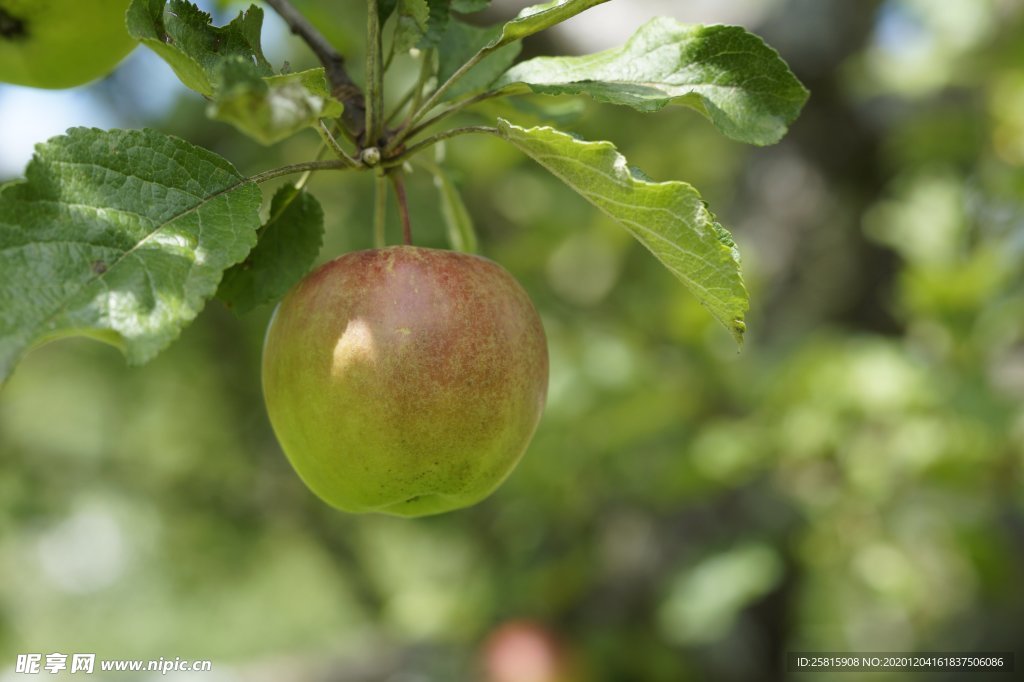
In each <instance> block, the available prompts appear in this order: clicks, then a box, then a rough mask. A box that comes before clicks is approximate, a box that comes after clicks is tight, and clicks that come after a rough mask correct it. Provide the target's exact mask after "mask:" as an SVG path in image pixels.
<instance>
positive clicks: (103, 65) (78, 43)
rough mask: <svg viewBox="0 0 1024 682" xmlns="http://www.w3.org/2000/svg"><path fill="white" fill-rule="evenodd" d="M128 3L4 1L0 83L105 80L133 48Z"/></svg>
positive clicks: (64, 84) (62, 84)
mask: <svg viewBox="0 0 1024 682" xmlns="http://www.w3.org/2000/svg"><path fill="white" fill-rule="evenodd" d="M129 3H130V0H88V2H85V1H83V0H0V81H3V82H7V83H15V84H17V85H28V86H31V87H35V88H69V87H71V86H74V85H80V84H82V83H87V82H89V81H91V80H94V79H96V78H99V77H101V76H105V75H107V74H108V73H110V72H111V71H113V69H114V67H115V66H117V63H118V62H119V61H121V59H122V58H123V57H124V56H125V55H126V54H128V53H129V52H131V51H132V48H134V47H135V45H136V43H135V40H133V39H132V37H131V36H130V35H128V30H127V29H126V28H125V11H126V10H127V9H128V5H129Z"/></svg>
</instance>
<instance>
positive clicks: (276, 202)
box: [217, 185, 324, 313]
mask: <svg viewBox="0 0 1024 682" xmlns="http://www.w3.org/2000/svg"><path fill="white" fill-rule="evenodd" d="M323 234H324V212H323V209H322V208H320V203H319V202H318V201H317V200H316V199H315V198H314V197H313V195H312V194H309V193H308V192H305V191H303V190H301V189H297V188H296V187H295V185H285V186H283V187H281V189H279V190H277V193H276V194H274V199H273V201H271V203H270V219H269V220H268V221H267V223H266V224H265V225H264V226H263V227H262V228H261V229H260V231H259V242H258V243H257V244H256V248H255V249H253V250H252V251H251V252H250V253H249V255H248V257H246V259H245V260H244V261H242V262H241V263H239V264H238V265H235V266H234V267H232V268H231V269H230V270H228V271H227V272H225V273H224V280H223V281H222V282H221V283H220V289H218V290H217V298H219V299H221V300H222V301H224V302H225V303H226V304H227V306H228V307H230V308H234V309H235V310H236V311H237V312H239V313H245V312H248V311H249V310H252V309H253V308H255V307H256V306H258V305H263V304H265V303H271V302H272V301H275V300H277V299H279V298H280V297H281V296H283V295H284V294H285V293H286V292H287V291H288V289H290V288H291V287H292V285H293V284H295V283H296V282H298V281H299V280H300V279H301V278H302V277H303V275H305V274H306V273H307V272H309V267H310V266H311V265H312V264H313V261H314V260H315V259H316V255H317V254H318V253H319V252H320V245H321V244H322V242H323Z"/></svg>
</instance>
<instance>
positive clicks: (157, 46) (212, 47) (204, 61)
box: [127, 0, 273, 97]
mask: <svg viewBox="0 0 1024 682" xmlns="http://www.w3.org/2000/svg"><path fill="white" fill-rule="evenodd" d="M212 21H213V18H212V17H211V16H210V15H209V14H207V13H206V12H203V11H201V10H200V9H199V8H198V7H196V6H195V5H193V4H192V3H189V2H185V0H169V2H165V1H164V0H132V4H131V6H130V7H129V8H128V15H127V22H128V32H129V33H131V35H132V37H134V38H135V39H136V40H138V41H139V42H141V43H142V44H143V45H145V46H147V47H149V48H150V49H151V50H153V51H154V52H156V53H157V54H158V55H160V57H162V58H163V60H164V61H166V62H167V63H168V64H169V65H170V66H171V68H172V69H174V73H176V74H177V75H178V78H179V79H181V82H182V83H184V84H185V85H187V86H188V87H190V88H191V89H193V90H195V91H196V92H198V93H200V94H202V95H205V96H206V97H213V95H214V86H215V85H216V83H217V79H218V78H219V72H220V69H221V67H222V65H223V63H224V60H225V59H230V60H234V61H236V62H238V63H246V64H249V65H251V68H252V72H253V73H254V74H255V75H257V76H270V75H272V74H273V69H272V68H271V67H270V63H269V62H268V61H267V59H266V57H264V56H263V49H262V47H260V31H261V29H262V27H263V10H261V9H260V8H259V7H256V6H255V5H252V6H250V7H249V9H247V10H245V11H244V12H241V13H239V15H238V16H237V17H236V18H235V19H234V20H233V21H232V22H231V23H229V24H228V25H227V26H213V25H212V23H211V22H212Z"/></svg>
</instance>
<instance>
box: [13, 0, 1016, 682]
mask: <svg viewBox="0 0 1024 682" xmlns="http://www.w3.org/2000/svg"><path fill="white" fill-rule="evenodd" d="M301 4H302V5H304V6H305V8H306V9H307V10H308V11H309V13H310V15H311V16H312V17H313V18H314V20H315V21H316V22H317V23H318V24H319V25H320V26H322V27H323V28H324V29H325V31H327V32H328V33H329V34H330V36H331V38H332V39H333V40H335V41H336V43H337V44H338V45H339V46H340V47H341V48H342V50H343V51H344V52H346V53H348V54H356V53H357V52H358V51H359V50H361V46H360V42H361V30H362V29H361V26H362V19H361V16H360V11H359V7H358V6H360V5H362V3H325V2H314V1H313V0H309V1H307V2H304V3H301ZM494 5H495V6H494V8H492V10H491V15H490V17H489V18H491V19H493V20H498V19H502V18H505V17H507V16H509V15H511V14H512V13H514V11H515V10H516V9H517V8H518V4H517V3H515V2H504V1H500V0H499V2H496V3H494ZM207 6H209V5H207ZM236 9H237V4H234V3H227V2H225V3H220V5H219V6H218V11H219V12H220V15H219V16H220V18H222V19H223V18H226V17H227V16H228V14H227V13H228V12H233V11H235V10H236ZM655 14H671V15H674V16H676V17H678V18H680V19H682V20H687V21H703V22H716V21H717V22H732V23H742V24H745V25H746V26H747V27H748V28H750V29H751V30H754V31H756V32H758V33H759V34H761V35H763V36H764V37H765V38H766V40H768V42H769V43H770V44H771V45H773V46H775V47H776V48H777V49H778V50H779V51H780V52H781V53H782V55H783V57H784V58H785V59H786V60H787V61H788V62H789V63H790V64H791V65H792V67H793V69H794V70H795V71H796V73H797V74H798V75H799V77H800V78H801V79H802V80H803V81H804V83H806V84H807V85H808V87H809V88H810V89H811V91H812V97H811V100H810V102H809V104H808V105H807V107H806V109H805V111H804V114H803V116H802V117H801V118H800V119H799V120H798V121H797V123H796V124H795V126H794V127H793V129H792V131H791V133H790V135H789V136H788V137H786V139H785V140H784V141H783V142H782V143H781V144H779V145H777V146H775V147H770V148H764V149H758V148H749V147H745V146H742V145H739V144H737V143H734V142H731V141H729V140H726V139H724V138H723V137H721V136H719V135H717V134H716V133H715V132H714V131H713V130H712V128H711V126H710V125H708V124H707V123H706V122H705V121H703V120H702V119H700V117H699V116H696V115H693V114H692V113H687V112H685V111H681V110H673V111H663V112H660V113H657V114H654V115H648V116H644V115H641V114H638V113H636V112H633V111H626V110H620V109H614V108H610V107H602V106H599V105H594V104H591V103H587V104H586V105H585V106H584V105H583V104H582V103H577V102H571V101H570V102H568V103H566V102H565V101H564V100H553V99H546V98H539V97H538V98H531V99H527V100H523V101H522V102H520V103H517V104H516V105H514V106H512V107H509V108H506V109H504V110H502V113H503V114H504V115H506V116H508V117H509V118H511V119H512V120H514V121H520V122H527V123H528V122H531V116H533V115H534V114H532V113H531V111H535V110H536V109H537V108H538V107H540V108H543V109H547V110H549V113H551V114H557V115H558V116H559V117H560V119H561V120H562V121H563V123H562V125H563V127H566V128H569V129H571V130H573V131H574V132H577V133H579V134H580V135H582V136H584V137H587V138H591V139H610V140H613V141H615V142H616V143H617V144H618V146H619V148H620V149H621V150H622V151H623V152H624V153H625V154H626V155H627V156H628V157H629V159H630V161H631V162H632V163H634V164H636V165H638V166H639V167H641V168H643V169H644V170H645V171H646V172H647V173H648V174H649V175H651V176H652V177H654V178H656V179H659V180H664V179H672V178H677V179H683V180H687V181H689V182H691V183H692V184H694V185H695V186H697V187H698V188H699V189H700V190H701V191H702V193H703V194H704V196H705V198H706V199H707V200H708V201H709V202H710V204H711V206H712V208H713V210H715V211H716V212H717V213H718V215H719V218H720V219H721V220H722V222H723V223H724V224H726V225H727V226H729V227H730V228H731V229H733V231H734V233H735V236H736V238H737V241H738V242H739V244H740V246H741V248H742V250H743V255H744V259H745V272H746V278H747V282H748V284H749V288H750V290H751V294H752V300H753V310H752V312H751V316H750V319H749V329H750V332H749V335H748V340H747V344H746V347H745V348H744V350H743V352H742V353H740V354H737V353H736V350H735V347H734V345H733V343H732V341H731V340H730V339H729V337H728V335H727V333H726V332H725V331H724V330H722V329H720V328H719V327H718V326H717V325H716V324H715V323H714V322H713V321H712V319H711V317H710V316H709V315H708V314H707V313H706V312H705V311H704V310H703V309H702V308H701V307H700V306H699V305H698V304H697V303H696V302H695V300H694V299H693V298H692V297H691V296H690V295H689V294H688V293H687V292H686V291H685V290H684V289H683V287H682V286H681V285H680V284H679V283H678V282H677V281H675V280H674V279H673V278H672V276H671V275H670V274H669V273H667V272H666V271H665V270H664V269H663V268H661V267H660V266H659V265H658V264H657V263H656V261H655V260H654V259H653V258H652V257H651V256H650V255H649V254H647V253H646V252H645V251H643V249H642V248H641V247H640V246H638V245H637V244H635V243H634V242H633V241H632V240H631V239H629V238H628V237H627V236H626V235H625V234H624V232H623V231H622V230H621V229H620V228H618V227H617V226H615V225H614V224H611V223H610V222H609V221H608V220H607V219H606V218H604V217H603V216H602V215H600V214H599V213H598V212H597V211H596V210H594V209H593V208H591V207H590V206H589V205H587V204H585V203H584V202H583V201H582V200H581V199H579V198H578V197H577V196H575V195H574V194H573V193H572V192H570V191H569V190H567V189H565V188H564V187H562V186H561V185H560V184H559V183H558V182H557V181H555V180H553V179H552V178H550V177H548V176H547V175H546V174H545V173H544V172H543V171H541V170H540V169H539V168H538V167H536V166H534V165H532V164H531V163H530V162H528V161H527V160H525V159H524V158H523V157H521V156H519V155H518V154H517V153H516V152H515V151H514V150H513V149H511V147H508V146H504V145H503V143H501V142H500V141H494V140H489V139H466V140H458V141H455V142H452V143H450V144H449V145H448V147H447V150H446V153H447V156H448V160H449V161H450V163H451V164H452V166H453V168H454V169H455V170H454V172H455V176H456V179H457V182H458V183H459V185H460V186H461V188H462V189H463V191H464V192H465V196H466V200H467V204H468V206H469V208H470V211H471V212H472V214H473V216H474V218H475V220H476V222H477V225H478V229H479V232H480V235H481V242H482V250H483V253H484V254H485V255H487V256H489V257H491V258H493V259H495V260H497V261H498V262H500V263H502V264H503V265H504V266H505V267H506V268H507V269H509V270H510V271H511V272H512V273H513V274H514V275H515V276H516V277H517V278H519V279H520V281H522V282H523V284H524V285H525V286H526V288H527V289H528V290H529V292H530V294H531V295H532V297H533V299H534V301H535V302H536V304H537V306H538V308H539V310H540V311H541V314H542V316H543V318H544V322H545V326H546V329H547V333H548V335H549V342H550V350H551V356H552V375H551V391H550V404H549V406H548V409H547V412H546V415H545V417H544V420H543V422H542V424H541V426H540V430H539V432H538V434H537V436H536V439H535V441H534V443H533V445H532V446H531V448H530V450H529V452H528V453H527V455H526V457H525V459H524V460H523V462H522V464H521V465H520V466H519V468H518V470H517V471H515V473H514V474H513V475H512V476H511V478H510V479H509V480H508V482H507V483H506V484H505V485H504V486H503V487H502V488H501V489H500V490H499V491H498V492H497V493H496V494H495V495H494V496H493V497H492V498H490V499H489V500H487V501H485V502H484V503H482V504H480V505H479V506H477V507H474V508H471V509H468V510H465V511H461V512H457V513H452V514H447V515H443V516H439V517H434V518H425V519H420V520H413V521H409V520H400V519H392V518H385V517H374V516H366V517H354V516H347V515H344V514H341V513H337V512H334V511H332V510H331V509H329V508H326V507H325V506H324V505H323V504H321V503H320V502H319V501H318V500H317V499H315V498H314V497H313V496H312V495H311V494H310V493H309V492H308V491H307V490H306V489H305V488H304V487H303V486H302V484H301V483H300V482H299V479H298V478H297V477H296V476H295V475H294V474H293V473H292V471H291V470H290V469H289V467H288V465H287V463H286V461H285V459H284V457H283V456H282V454H281V452H280V451H279V449H278V446H277V444H276V443H275V441H274V438H273V436H272V434H271V431H270V428H269V425H268V423H267V420H266V417H265V415H264V411H263V407H262V404H261V397H260V388H259V353H260V345H261V336H262V332H263V330H264V328H265V325H266V322H267V319H268V317H269V314H270V310H269V309H264V310H260V311H258V312H257V313H253V314H251V315H249V316H247V317H244V318H241V319H238V318H236V317H234V316H233V315H232V314H231V313H230V312H228V311H226V310H225V309H224V308H223V307H222V306H220V305H219V304H217V303H213V304H211V305H210V306H209V308H208V309H207V310H206V311H205V312H204V313H203V314H202V316H201V317H200V318H199V320H198V322H197V323H196V324H195V325H193V326H192V327H190V328H189V329H187V330H186V331H185V332H184V334H183V335H182V337H181V339H180V341H179V342H178V343H176V344H175V345H174V346H172V347H171V348H170V350H168V351H167V352H165V353H164V354H163V355H162V356H160V357H159V358H158V359H156V360H155V361H154V362H152V363H151V364H149V365H147V366H145V367H143V368H134V369H130V368H127V367H126V366H125V365H124V362H123V360H122V358H121V357H120V356H119V354H118V353H117V352H116V351H115V350H113V349H111V348H107V347H105V346H101V345H98V344H95V343H93V342H89V341H86V340H72V341H62V342H60V343H55V344H51V345H49V346H46V347H44V348H42V349H39V350H37V351H35V352H33V353H32V354H31V355H30V356H29V357H28V359H27V360H26V361H25V362H24V364H23V365H22V366H21V367H20V368H19V369H18V371H17V372H16V374H15V376H14V377H13V379H12V380H11V381H10V383H9V384H8V386H6V387H5V389H4V390H3V392H2V393H0V457H2V459H0V660H2V661H4V663H3V667H4V669H8V670H10V669H13V661H14V658H15V655H16V654H17V653H19V652H41V653H48V652H52V651H61V652H96V653H97V654H99V655H100V656H101V657H111V658H140V659H142V658H157V657H160V656H163V657H165V658H173V657H175V656H181V657H183V658H190V659H192V658H195V659H199V658H209V659H212V660H213V661H214V672H213V673H206V674H204V675H203V676H202V678H203V679H210V680H296V681H307V680H308V681H323V682H328V681H338V682H343V681H345V682H347V681H355V680H360V681H362V680H388V681H391V682H428V681H434V680H437V681H445V682H448V681H457V680H487V681H488V682H583V681H587V680H594V681H602V682H603V681H612V680H616V681H618V680H644V681H649V682H661V681H664V682H670V681H671V682H677V681H680V680H777V679H784V678H786V676H787V675H786V673H785V672H784V671H783V669H782V665H781V658H782V656H783V654H784V652H786V651H792V650H817V651H895V650H905V651H914V650H917V651H929V650H932V651H934V650H1013V649H1014V648H1016V651H1017V654H1018V662H1017V664H1018V666H1020V665H1024V649H1022V648H1021V646H1022V642H1024V625H1022V624H1024V580H1022V577H1024V484H1022V478H1021V469H1022V466H1024V211H1022V206H1021V204H1022V202H1024V172H1022V166H1024V3H1022V2H1021V1H1020V0H943V2H932V1H929V0H884V1H882V2H879V1H877V0H870V1H864V2H847V1H845V0H771V1H768V0H765V1H763V2H753V1H742V0H728V1H721V2H710V1H706V2H699V1H697V0H693V1H692V2H691V1H687V2H665V1H662V2H658V1H655V0H650V1H648V2H642V1H641V0H633V1H632V2H629V3H626V2H624V0H618V1H617V2H613V3H610V4H609V5H606V6H602V7H600V8H597V9H595V10H592V12H590V13H588V14H587V15H583V16H581V17H579V18H577V20H575V21H574V22H571V23H570V24H569V25H568V26H565V27H564V28H563V29H561V30H559V31H556V32H553V33H552V34H550V35H546V36H540V37H538V38H537V39H534V40H532V41H531V42H529V43H528V44H527V46H526V54H529V55H532V54H540V53H550V52H553V51H556V50H565V51H569V52H580V51H588V50H593V49H600V48H603V47H608V46H611V45H613V44H616V43H620V42H621V41H622V40H624V39H625V37H626V36H627V35H628V33H630V32H631V31H632V30H633V29H634V28H635V27H636V26H639V24H640V23H642V21H643V20H644V19H645V18H646V17H648V16H653V15H655ZM266 32H267V38H266V41H267V53H268V56H270V57H271V59H272V60H274V61H275V62H278V63H279V62H281V61H284V60H289V61H291V62H292V63H293V64H294V65H295V66H296V67H298V66H303V65H305V64H306V63H307V62H310V58H309V56H308V55H307V54H306V53H305V52H304V51H303V50H302V46H301V45H299V44H298V43H297V42H296V41H295V40H294V39H293V38H292V37H291V36H289V35H287V33H286V31H285V30H284V29H283V28H282V26H281V25H280V23H279V22H277V21H276V19H274V18H273V17H268V21H267V29H266ZM357 61H358V60H353V63H352V66H353V70H354V71H356V72H358V71H359V65H358V63H356V62H357ZM395 68H396V69H397V73H398V74H399V78H398V79H397V80H398V81H399V83H398V85H400V84H401V82H403V79H404V82H407V81H409V80H411V79H412V78H413V73H412V71H413V64H412V62H411V61H410V60H407V59H400V60H398V61H397V62H396V67H395ZM397 89H400V88H398V87H397V86H396V90H397ZM492 113H493V112H492ZM471 118H472V117H467V120H470V119H471ZM0 120H2V121H3V122H4V123H3V126H2V128H3V130H2V131H0V176H7V177H14V176H16V175H17V174H18V173H20V170H21V168H22V167H23V165H24V163H25V161H26V159H27V154H28V153H29V152H30V147H29V145H30V143H32V142H36V141H40V140H41V139H43V138H45V137H47V136H49V135H52V134H58V133H59V132H61V131H62V130H63V128H64V127H67V126H69V125H76V124H90V125H100V126H107V127H110V126H142V125H147V126H153V127H157V128H159V129H162V130H165V131H168V132H172V133H175V134H179V135H181V136H183V137H185V138H187V139H189V140H191V141H193V142H195V143H197V144H201V145H204V146H207V147H209V148H211V149H214V150H215V151H217V152H219V153H220V154H223V155H224V156H226V157H228V158H229V159H231V160H232V161H233V162H235V163H236V164H237V165H238V166H239V167H240V168H241V169H242V170H243V172H255V171H258V170H262V169H266V168H270V167H273V166H276V165H280V164H282V163H286V162H293V161H299V160H305V159H308V158H310V157H311V156H312V155H313V154H315V153H316V150H317V145H318V143H319V142H318V140H317V138H316V137H315V135H313V134H312V133H309V134H304V135H301V136H299V137H296V138H293V139H291V140H289V141H286V142H284V143H281V144H279V145H277V146H274V147H271V148H261V147H259V146H257V145H255V144H253V143H250V142H248V141H247V140H245V139H244V138H242V137H241V136H240V135H239V134H237V133H236V132H235V131H234V129H232V128H230V127H228V126H227V125H224V124H221V123H217V122H212V121H208V120H206V118H205V116H204V104H203V102H202V101H200V100H199V98H198V97H195V96H192V95H189V94H187V93H184V92H182V91H181V90H180V89H178V88H176V87H174V85H173V82H172V77H171V76H170V72H169V70H168V69H167V68H166V67H165V66H163V65H162V64H160V63H159V62H158V61H157V60H156V59H155V58H153V57H152V56H150V55H148V54H144V53H142V52H141V51H137V52H136V53H135V54H134V55H133V56H132V57H130V58H129V60H128V61H127V62H126V63H125V64H124V65H123V66H122V68H121V69H119V70H118V71H117V72H116V73H115V74H113V75H112V76H111V77H110V78H108V79H106V80H104V81H102V82H99V83H96V84H93V85H91V86H88V87H85V88H80V89H77V90H74V91H70V92H65V93H43V92H38V91H31V90H26V89H19V88H13V87H6V88H0ZM370 183H371V179H370V178H369V177H347V176H339V175H324V176H321V177H317V178H315V179H314V180H313V182H312V183H311V189H312V191H313V192H314V194H315V195H316V196H317V197H318V198H319V199H320V201H321V202H322V203H323V204H324V207H325V211H326V215H327V230H328V234H327V238H326V245H325V248H324V250H323V253H322V259H323V260H326V259H329V258H331V257H333V256H335V255H337V254H339V253H341V252H344V251H348V250H352V249H357V248H365V247H368V246H369V245H370V242H371V235H370V210H371V207H370V203H371V202H370V201H368V200H367V197H368V196H369V192H370V186H371V185H370ZM266 189H267V191H268V193H269V192H270V191H272V190H273V188H272V187H268V188H266ZM410 191H411V201H412V204H413V211H414V212H413V216H414V229H415V233H416V236H417V242H418V243H419V244H421V245H428V246H444V230H443V227H442V225H441V220H440V213H439V208H438V205H437V202H436V197H435V193H434V189H433V187H432V184H431V181H430V179H429V176H428V175H427V174H426V173H424V172H422V171H421V172H418V173H416V174H414V175H413V176H412V178H411V180H410ZM391 219H392V223H391V224H390V227H389V229H390V230H391V234H392V239H396V238H397V225H396V223H395V221H394V219H395V216H394V211H392V215H391ZM9 664H10V666H11V667H10V668H8V665H9ZM100 677H101V676H100V675H99V674H98V673H97V678H98V679H100ZM837 677H841V676H837ZM876 677H877V679H879V680H886V679H899V678H900V676H898V675H894V676H889V677H887V676H885V675H881V674H879V675H876ZM128 678H129V674H126V673H121V674H120V675H119V676H118V677H117V679H128ZM796 678H799V676H796ZM824 678H825V677H824V676H823V677H822V679H824ZM0 679H4V680H6V679H8V678H7V677H2V678H0ZM10 679H15V677H13V676H12V677H11V678H10ZM17 679H20V677H18V678H17ZM140 679H149V678H140ZM168 679H170V678H168ZM842 679H845V678H842ZM929 679H962V678H958V677H956V675H954V674H947V675H946V676H943V675H942V674H935V675H931V676H929Z"/></svg>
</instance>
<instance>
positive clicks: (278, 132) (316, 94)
mask: <svg viewBox="0 0 1024 682" xmlns="http://www.w3.org/2000/svg"><path fill="white" fill-rule="evenodd" d="M207 112H208V113H209V115H210V117H211V118H216V119H219V120H221V121H227V122H228V123H231V124H232V125H234V126H235V127H236V128H238V129H239V130H241V131H242V132H244V133H246V134H247V135H249V136H250V137H252V138H253V139H255V140H258V141H259V142H262V143H263V144H273V143H274V142H277V141H279V140H283V139H284V138H286V137H288V136H290V135H293V134H295V133H297V132H298V131H300V130H302V129H303V128H306V127H307V126H315V125H317V123H318V122H319V121H320V119H321V118H336V117H338V116H340V115H341V112H342V105H341V102H339V101H337V100H336V99H334V97H332V96H331V90H330V86H328V84H327V78H326V76H325V75H324V69H323V67H318V68H315V69H309V70H308V71H300V72H298V73H289V74H285V75H283V76H269V77H267V78H260V77H259V76H256V75H254V74H253V73H252V71H251V69H249V68H248V66H246V65H239V64H238V63H237V62H234V61H229V62H226V63H225V64H224V65H223V67H222V69H221V72H220V78H219V80H218V83H217V96H216V98H215V99H214V100H213V101H212V102H210V106H209V107H208V109H207Z"/></svg>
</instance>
